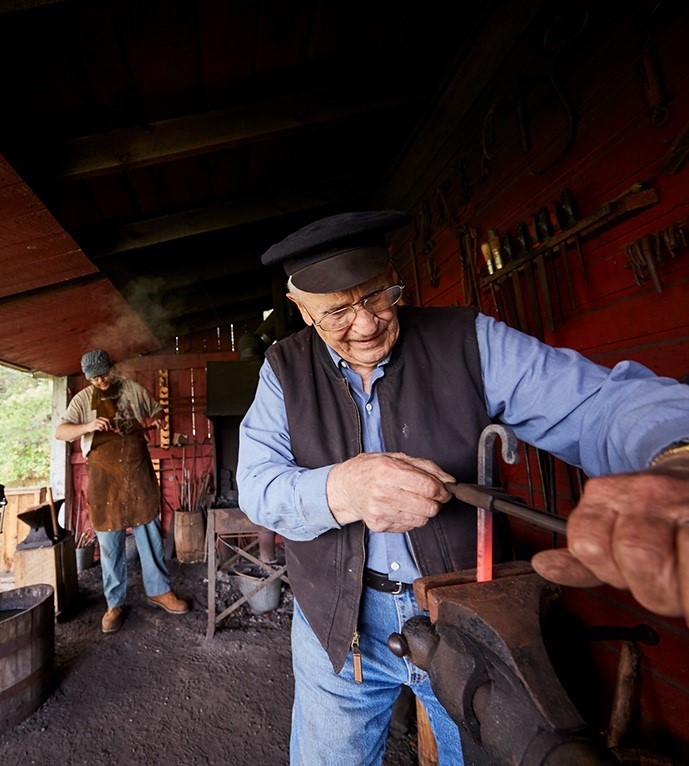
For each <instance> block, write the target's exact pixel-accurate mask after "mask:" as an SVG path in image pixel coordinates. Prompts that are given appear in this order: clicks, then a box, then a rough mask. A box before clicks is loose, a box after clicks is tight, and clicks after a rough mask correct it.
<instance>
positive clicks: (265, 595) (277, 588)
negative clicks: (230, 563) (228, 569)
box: [232, 564, 282, 614]
mask: <svg viewBox="0 0 689 766" xmlns="http://www.w3.org/2000/svg"><path fill="white" fill-rule="evenodd" d="M232 574H233V575H234V581H235V582H236V583H237V586H238V588H239V590H240V592H241V594H242V596H248V598H247V602H248V604H249V606H250V607H251V611H252V612H253V613H254V614H263V613H264V612H272V611H273V609H277V608H278V605H279V604H280V592H281V590H282V581H281V580H280V578H279V577H276V578H275V580H271V581H270V582H269V583H268V584H267V585H265V586H264V587H262V588H261V589H260V590H259V591H258V592H257V593H254V594H253V595H250V594H251V593H252V592H253V591H255V590H256V588H258V586H259V585H260V584H261V581H262V580H265V579H267V576H266V574H265V573H264V572H262V571H261V570H260V569H259V568H258V567H252V566H245V565H241V564H238V565H237V566H234V567H232Z"/></svg>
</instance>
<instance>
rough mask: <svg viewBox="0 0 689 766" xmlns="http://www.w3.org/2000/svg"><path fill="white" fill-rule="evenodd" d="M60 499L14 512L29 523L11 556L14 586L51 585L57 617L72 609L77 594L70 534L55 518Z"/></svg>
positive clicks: (74, 555) (74, 562)
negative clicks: (52, 502) (17, 512)
mask: <svg viewBox="0 0 689 766" xmlns="http://www.w3.org/2000/svg"><path fill="white" fill-rule="evenodd" d="M62 502H64V501H62V500H59V501H57V503H54V504H52V505H51V504H50V503H44V504H42V505H36V506H33V507H32V508H29V509H27V510H26V511H24V512H23V513H20V514H18V518H19V519H20V520H21V521H23V522H24V523H25V524H27V525H28V526H29V533H28V534H27V536H26V537H25V538H24V540H22V542H21V543H18V545H17V548H16V553H15V558H14V580H15V584H16V586H17V587H21V586H25V585H39V584H44V583H45V584H47V585H52V586H53V590H54V598H55V614H56V617H57V618H58V619H59V618H61V617H62V616H64V615H66V614H68V613H69V612H70V611H72V609H73V608H74V606H75V605H76V602H77V598H78V594H79V583H78V579H77V565H76V552H75V547H74V536H73V535H72V533H71V532H68V531H67V530H65V529H63V528H62V527H60V525H59V524H58V523H57V520H56V519H57V508H59V505H60V504H61V503H62Z"/></svg>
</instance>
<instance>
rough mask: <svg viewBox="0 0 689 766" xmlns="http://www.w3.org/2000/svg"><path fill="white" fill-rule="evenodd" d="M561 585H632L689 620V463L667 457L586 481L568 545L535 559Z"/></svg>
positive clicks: (650, 601) (656, 607)
mask: <svg viewBox="0 0 689 766" xmlns="http://www.w3.org/2000/svg"><path fill="white" fill-rule="evenodd" d="M532 564H533V567H534V569H535V570H536V571H537V572H538V573H539V574H540V575H542V576H543V577H545V578H546V579H548V580H552V581H554V582H557V583H559V584H561V585H571V586H576V587H591V586H593V585H600V584H601V583H608V584H609V585H613V586H614V587H616V588H622V589H628V590H630V591H631V593H632V595H633V596H634V598H636V600H637V601H638V602H639V603H640V604H641V605H642V606H644V607H645V608H646V609H648V610H649V611H651V612H654V613H655V614H660V615H664V616H667V617H681V616H684V618H685V620H686V621H687V623H688V624H689V465H687V462H686V459H685V460H684V461H682V460H681V459H680V460H677V459H672V460H670V459H668V460H664V461H662V462H661V463H659V464H658V466H657V468H654V469H651V470H649V471H646V472H644V473H636V474H621V475H617V476H607V477H602V478H598V479H589V481H587V482H586V485H585V489H584V494H583V496H582V498H581V500H580V502H579V504H578V505H577V507H576V508H575V509H574V510H573V511H572V513H571V514H570V516H569V518H568V520H567V550H565V549H561V550H553V551H543V552H541V553H538V554H536V556H535V557H534V559H533V561H532Z"/></svg>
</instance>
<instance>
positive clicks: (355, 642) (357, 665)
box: [352, 630, 364, 684]
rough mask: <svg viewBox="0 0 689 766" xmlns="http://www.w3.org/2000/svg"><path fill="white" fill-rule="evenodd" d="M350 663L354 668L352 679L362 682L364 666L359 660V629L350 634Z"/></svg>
mask: <svg viewBox="0 0 689 766" xmlns="http://www.w3.org/2000/svg"><path fill="white" fill-rule="evenodd" d="M352 665H353V668H354V681H355V682H356V683H358V684H363V682H364V668H363V665H362V662H361V649H359V631H358V630H355V631H354V635H353V636H352Z"/></svg>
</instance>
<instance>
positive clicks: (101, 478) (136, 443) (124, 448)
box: [86, 390, 160, 532]
mask: <svg viewBox="0 0 689 766" xmlns="http://www.w3.org/2000/svg"><path fill="white" fill-rule="evenodd" d="M117 403H118V400H117V399H105V398H102V397H101V396H100V395H99V392H98V391H96V390H94V395H93V402H92V406H93V408H94V409H95V410H96V414H97V416H98V417H105V418H108V420H109V421H110V422H111V423H113V424H114V423H116V424H117V426H118V429H119V432H115V431H96V433H95V434H94V435H93V442H92V444H91V450H90V451H89V454H88V457H87V460H86V471H87V475H88V479H89V487H88V507H89V518H90V519H91V523H92V524H93V528H94V529H95V530H96V531H97V532H115V531H118V530H121V529H127V527H134V526H138V525H139V524H148V522H149V521H153V519H155V518H156V517H157V516H158V514H159V513H160V487H159V486H158V481H157V479H156V475H155V471H154V470H153V464H152V463H151V458H150V455H149V453H148V445H147V443H146V438H145V436H144V431H143V430H142V425H141V423H139V421H138V420H136V419H135V418H134V417H133V415H132V416H131V418H123V417H122V413H121V412H118V407H117Z"/></svg>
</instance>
